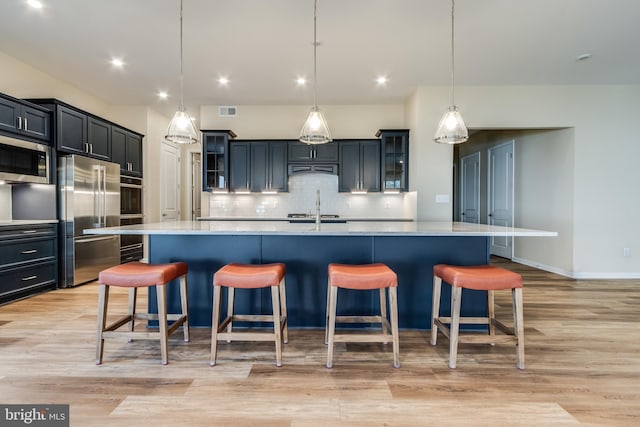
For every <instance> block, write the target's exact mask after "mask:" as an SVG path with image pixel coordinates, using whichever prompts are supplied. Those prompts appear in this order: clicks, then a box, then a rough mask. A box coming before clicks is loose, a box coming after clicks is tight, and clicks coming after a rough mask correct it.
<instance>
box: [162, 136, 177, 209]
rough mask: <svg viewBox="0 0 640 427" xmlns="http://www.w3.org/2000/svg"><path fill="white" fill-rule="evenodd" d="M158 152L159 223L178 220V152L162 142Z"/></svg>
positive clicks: (175, 148)
mask: <svg viewBox="0 0 640 427" xmlns="http://www.w3.org/2000/svg"><path fill="white" fill-rule="evenodd" d="M160 145H161V152H160V167H161V173H160V213H161V218H160V220H161V221H177V220H179V219H180V150H179V149H178V147H175V146H173V145H171V144H167V143H165V142H163V143H162V144H160Z"/></svg>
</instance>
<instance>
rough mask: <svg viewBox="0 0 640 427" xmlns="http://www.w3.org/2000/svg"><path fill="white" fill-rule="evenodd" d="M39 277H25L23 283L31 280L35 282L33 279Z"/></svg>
mask: <svg viewBox="0 0 640 427" xmlns="http://www.w3.org/2000/svg"><path fill="white" fill-rule="evenodd" d="M37 278H38V276H29V277H23V278H22V281H23V282H28V281H29V280H33V279H37Z"/></svg>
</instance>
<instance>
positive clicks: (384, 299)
mask: <svg viewBox="0 0 640 427" xmlns="http://www.w3.org/2000/svg"><path fill="white" fill-rule="evenodd" d="M389 298H391V295H389ZM380 317H381V318H382V319H386V318H387V296H386V295H385V288H380ZM380 323H382V333H383V334H385V335H386V334H388V333H389V331H388V330H387V324H386V323H385V322H380ZM385 344H386V343H385Z"/></svg>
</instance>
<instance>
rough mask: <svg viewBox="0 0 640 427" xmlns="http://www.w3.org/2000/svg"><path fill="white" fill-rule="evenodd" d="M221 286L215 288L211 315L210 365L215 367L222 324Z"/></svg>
mask: <svg viewBox="0 0 640 427" xmlns="http://www.w3.org/2000/svg"><path fill="white" fill-rule="evenodd" d="M220 288H221V286H214V287H213V311H212V314H211V358H210V360H209V365H211V366H215V364H216V358H217V356H218V325H219V324H220V302H221V301H220V299H221V298H220V297H221V295H220V294H221V290H220Z"/></svg>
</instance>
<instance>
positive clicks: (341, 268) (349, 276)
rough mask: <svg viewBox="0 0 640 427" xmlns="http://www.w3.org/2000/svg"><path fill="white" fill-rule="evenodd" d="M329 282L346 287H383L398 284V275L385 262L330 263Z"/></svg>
mask: <svg viewBox="0 0 640 427" xmlns="http://www.w3.org/2000/svg"><path fill="white" fill-rule="evenodd" d="M329 282H330V283H331V285H332V286H337V287H339V288H345V289H381V288H389V287H397V286H398V276H397V275H396V273H395V272H394V271H393V270H391V269H390V268H389V267H387V266H386V265H385V264H382V263H377V264H362V265H347V264H329Z"/></svg>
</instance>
